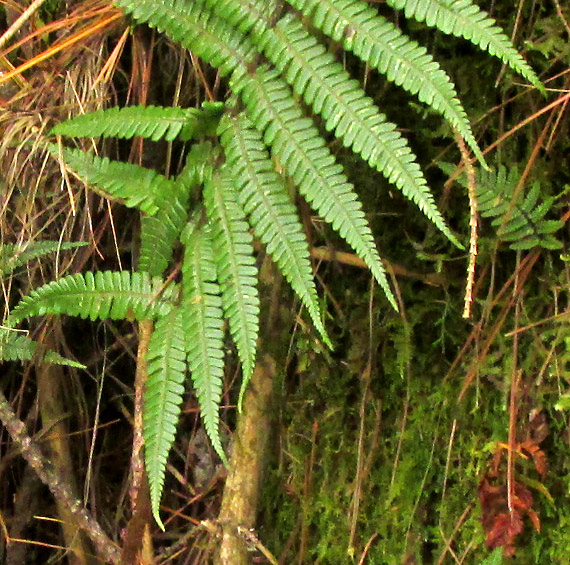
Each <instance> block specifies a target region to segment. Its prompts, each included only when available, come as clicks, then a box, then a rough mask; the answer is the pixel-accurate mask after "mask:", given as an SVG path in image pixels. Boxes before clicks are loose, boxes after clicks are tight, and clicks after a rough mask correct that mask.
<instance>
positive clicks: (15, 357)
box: [0, 329, 85, 369]
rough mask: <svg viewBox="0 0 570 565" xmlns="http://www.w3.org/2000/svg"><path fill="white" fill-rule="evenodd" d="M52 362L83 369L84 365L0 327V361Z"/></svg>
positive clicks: (13, 331)
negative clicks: (33, 360)
mask: <svg viewBox="0 0 570 565" xmlns="http://www.w3.org/2000/svg"><path fill="white" fill-rule="evenodd" d="M32 359H35V360H37V361H38V362H40V363H53V364H54V365H65V366H67V367H75V368H77V369H85V365H82V364H81V363H77V361H73V360H71V359H67V358H66V357H62V356H61V355H60V354H59V353H57V352H56V351H53V350H51V349H46V348H45V347H42V346H41V344H39V343H38V342H37V341H34V340H33V339H31V338H29V337H26V336H24V335H22V334H21V333H19V332H16V331H15V330H11V329H0V361H31V360H32Z"/></svg>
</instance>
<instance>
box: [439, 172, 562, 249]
mask: <svg viewBox="0 0 570 565" xmlns="http://www.w3.org/2000/svg"><path fill="white" fill-rule="evenodd" d="M441 168H442V169H443V170H444V171H446V172H450V171H451V170H452V169H453V167H451V166H448V165H445V164H442V165H441ZM520 178H521V175H520V172H519V171H518V169H517V167H512V168H511V169H509V170H508V171H507V169H506V168H505V167H504V166H500V167H499V169H498V171H497V172H494V171H480V172H479V173H478V174H477V204H478V208H479V213H480V214H481V216H482V217H483V218H493V219H492V221H491V225H492V226H493V227H494V228H495V230H496V232H497V237H498V238H499V239H500V240H501V241H505V242H507V243H508V244H509V247H510V248H511V249H515V250H517V249H518V250H525V249H531V248H533V247H537V246H539V247H542V248H544V249H560V248H561V247H562V242H561V241H559V240H558V239H556V238H555V237H554V235H553V234H554V232H556V231H558V230H559V229H560V228H562V227H563V226H564V222H563V221H562V220H545V219H544V217H545V216H546V214H547V213H548V212H549V211H550V209H551V208H552V206H553V204H554V201H555V198H554V197H547V198H545V199H544V200H543V201H542V202H541V203H539V199H540V195H541V194H540V193H541V190H540V183H538V182H534V183H533V184H532V186H531V188H530V190H529V191H528V192H527V193H526V194H524V195H522V194H521V197H520V198H518V199H517V200H516V201H514V202H513V198H514V197H515V191H516V189H517V186H518V184H519V182H520ZM458 181H459V183H460V184H462V185H463V186H466V185H467V180H466V179H465V175H462V176H461V177H459V179H458Z"/></svg>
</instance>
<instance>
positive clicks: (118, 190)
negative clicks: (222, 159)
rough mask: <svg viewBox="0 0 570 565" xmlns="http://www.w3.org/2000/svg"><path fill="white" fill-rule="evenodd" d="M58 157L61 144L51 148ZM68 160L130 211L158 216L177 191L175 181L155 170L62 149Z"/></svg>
mask: <svg viewBox="0 0 570 565" xmlns="http://www.w3.org/2000/svg"><path fill="white" fill-rule="evenodd" d="M49 150H50V152H51V153H52V154H53V155H55V156H56V157H57V156H59V154H60V149H59V148H58V146H57V145H50V146H49ZM61 154H62V156H63V159H64V161H65V162H66V163H67V164H68V165H69V167H71V169H73V171H75V172H76V173H77V174H78V175H79V176H80V177H81V178H82V179H83V180H84V181H85V182H86V183H87V184H89V185H90V186H91V187H93V188H98V189H99V190H100V191H101V192H102V194H103V196H106V197H107V198H111V199H119V200H120V201H121V202H123V203H124V204H125V206H128V207H129V208H138V209H139V210H141V211H142V212H146V213H147V214H150V215H152V214H156V212H157V211H158V208H159V205H160V201H161V199H164V198H169V197H170V195H171V194H172V193H173V192H174V185H173V181H172V180H169V179H167V178H166V177H164V176H163V175H161V174H159V173H157V172H156V171H153V170H151V169H145V168H144V167H141V166H139V165H132V164H130V163H121V162H119V161H111V160H110V159H108V158H107V157H104V158H101V157H97V156H96V155H92V154H90V153H86V152H84V151H81V150H79V149H66V148H63V149H62V150H61Z"/></svg>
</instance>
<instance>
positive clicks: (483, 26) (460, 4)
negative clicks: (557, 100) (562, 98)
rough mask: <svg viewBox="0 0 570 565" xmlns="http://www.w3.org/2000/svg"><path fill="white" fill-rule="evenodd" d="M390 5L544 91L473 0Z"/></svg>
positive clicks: (390, 0) (397, 0) (411, 0)
mask: <svg viewBox="0 0 570 565" xmlns="http://www.w3.org/2000/svg"><path fill="white" fill-rule="evenodd" d="M386 3H387V4H388V5H389V6H391V7H392V8H394V9H396V10H404V14H405V15H406V17H408V18H414V19H415V20H417V21H419V22H425V23H426V24H427V25H428V26H430V27H435V28H437V29H439V30H441V31H442V32H443V33H447V34H450V35H454V36H455V37H463V38H465V39H467V40H468V41H470V42H471V43H473V44H474V45H477V46H478V47H480V48H481V49H482V50H483V51H487V52H488V53H490V54H491V55H494V56H495V57H498V58H499V59H501V60H502V61H503V62H504V63H505V64H506V65H508V66H509V67H510V68H511V69H513V70H514V71H516V72H517V73H519V74H520V75H521V76H523V77H524V78H525V79H526V80H528V81H529V82H530V83H532V84H534V86H536V87H537V88H539V89H540V90H542V89H544V86H543V85H542V83H541V82H540V80H539V78H538V77H537V76H536V74H535V72H534V71H533V70H532V69H531V68H530V66H529V65H528V63H527V62H526V61H525V60H524V59H523V58H522V56H521V55H520V53H519V52H518V51H517V50H516V49H515V48H514V47H513V44H512V42H511V40H510V39H509V38H508V37H507V36H506V35H505V34H504V32H503V30H502V29H501V28H500V27H499V26H498V25H496V23H495V20H493V18H491V17H490V16H489V15H488V14H487V12H484V11H483V10H481V9H480V8H479V6H477V5H475V4H474V3H473V2H472V1H471V0H386Z"/></svg>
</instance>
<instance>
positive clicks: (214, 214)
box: [204, 175, 259, 409]
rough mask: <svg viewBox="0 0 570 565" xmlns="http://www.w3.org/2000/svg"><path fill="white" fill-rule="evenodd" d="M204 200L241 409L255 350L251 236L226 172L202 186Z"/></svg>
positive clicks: (256, 312) (256, 313)
mask: <svg viewBox="0 0 570 565" xmlns="http://www.w3.org/2000/svg"><path fill="white" fill-rule="evenodd" d="M204 201H205V203H206V209H207V211H208V217H209V218H210V224H211V226H212V243H213V247H214V258H215V262H216V267H217V272H218V280H219V283H220V287H221V289H222V305H223V308H224V313H225V315H226V317H227V318H228V320H229V325H230V332H231V334H232V337H233V339H234V342H235V344H236V346H237V350H238V355H239V358H240V361H241V364H242V368H243V379H242V383H241V388H240V395H239V403H238V406H239V407H240V409H241V405H242V399H243V394H244V392H245V390H246V388H247V385H248V383H249V380H250V378H251V375H252V374H253V368H254V365H255V357H256V351H257V338H258V334H259V296H258V292H257V286H256V282H257V267H256V265H255V258H254V256H253V238H252V237H251V235H250V233H249V225H248V223H247V222H246V219H245V212H244V211H243V209H242V207H241V206H240V205H239V203H238V193H237V189H236V188H235V187H234V185H233V184H232V182H231V179H229V178H228V177H227V176H226V175H223V176H220V175H214V176H213V177H212V179H211V180H210V182H208V183H206V186H205V187H204Z"/></svg>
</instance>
